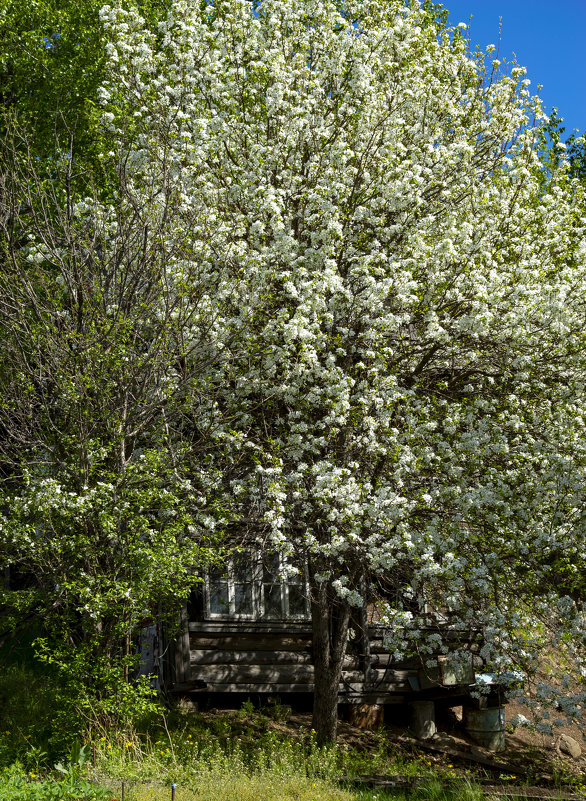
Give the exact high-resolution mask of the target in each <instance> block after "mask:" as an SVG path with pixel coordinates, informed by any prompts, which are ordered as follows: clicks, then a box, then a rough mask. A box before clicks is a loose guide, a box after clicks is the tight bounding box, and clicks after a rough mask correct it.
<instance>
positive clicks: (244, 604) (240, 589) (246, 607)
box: [234, 584, 252, 615]
mask: <svg viewBox="0 0 586 801" xmlns="http://www.w3.org/2000/svg"><path fill="white" fill-rule="evenodd" d="M234 611H235V613H236V614H237V615H252V584H234Z"/></svg>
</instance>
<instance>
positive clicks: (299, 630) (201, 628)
mask: <svg viewBox="0 0 586 801" xmlns="http://www.w3.org/2000/svg"><path fill="white" fill-rule="evenodd" d="M189 631H190V632H194V633H196V632H202V633H203V634H238V635H243V634H253V635H264V634H265V633H269V634H287V635H289V634H303V635H306V636H307V637H311V623H309V622H307V623H305V622H301V623H295V622H292V621H279V620H275V621H272V620H271V621H251V620H204V621H201V622H198V621H193V620H190V621H189Z"/></svg>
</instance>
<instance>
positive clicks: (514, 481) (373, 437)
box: [30, 0, 586, 667]
mask: <svg viewBox="0 0 586 801" xmlns="http://www.w3.org/2000/svg"><path fill="white" fill-rule="evenodd" d="M340 8H341V7H339V6H336V5H335V4H333V3H330V2H328V1H327V0H311V2H308V3H302V2H299V0H261V2H260V3H258V4H251V3H249V2H248V0H220V2H218V3H215V4H214V5H213V7H212V6H209V5H206V4H203V5H202V4H196V3H193V2H187V0H174V2H173V3H172V4H171V10H170V12H169V16H168V19H167V21H166V22H165V23H164V24H162V25H161V26H160V30H159V31H158V32H157V34H156V35H155V34H154V33H152V32H149V31H147V30H146V28H145V25H144V22H143V21H142V20H141V18H140V16H139V15H138V14H137V13H136V12H133V11H123V10H122V9H121V8H119V7H108V6H107V7H105V8H104V9H103V10H102V21H103V24H104V26H105V28H106V31H107V32H108V35H109V37H110V39H111V43H110V45H109V49H108V54H109V59H110V63H111V74H112V78H111V80H110V82H109V83H108V85H107V86H104V87H102V89H101V91H100V101H101V103H102V104H103V107H104V121H105V122H106V123H107V124H108V125H109V126H110V127H111V129H112V130H113V131H114V133H115V132H116V131H118V130H119V131H122V128H121V125H120V120H121V118H122V117H126V119H132V120H133V123H132V130H133V131H134V134H133V140H132V143H131V144H130V143H129V142H128V141H125V140H124V138H123V137H122V134H120V136H121V139H120V150H121V152H123V153H124V164H125V165H127V169H128V176H127V180H128V186H129V187H130V188H131V190H132V191H133V192H134V193H135V196H136V198H141V197H142V198H147V199H148V204H149V209H151V212H152V214H153V215H156V214H159V211H160V214H161V215H163V214H164V208H163V207H162V206H161V208H160V210H158V206H157V203H158V202H159V201H158V200H157V201H156V202H155V201H153V198H158V197H159V196H160V197H161V198H162V197H166V198H168V197H173V199H174V200H173V202H174V203H175V204H176V209H177V211H178V213H179V215H180V216H181V215H182V219H183V220H184V224H183V226H181V225H179V226H178V227H177V229H176V230H173V231H170V232H169V243H171V244H172V243H175V244H176V245H177V243H180V246H176V247H171V246H169V247H168V250H169V252H170V253H173V254H179V253H180V254H181V258H179V255H173V256H172V257H171V258H170V259H169V263H168V273H169V278H170V281H171V285H172V286H179V285H181V282H182V281H184V282H185V281H187V280H189V279H188V278H187V276H189V275H191V274H193V265H194V264H197V265H198V271H199V272H198V275H200V276H203V277H204V278H205V282H204V283H205V287H206V290H205V292H204V291H201V292H200V296H199V301H198V306H197V309H196V311H195V312H194V323H193V324H194V339H195V337H196V336H200V341H201V342H202V343H204V341H205V343H206V345H205V347H207V348H208V349H209V350H208V351H207V352H209V354H218V353H221V354H222V359H221V360H220V361H219V362H218V360H217V359H216V360H215V361H214V359H212V358H211V357H210V359H209V360H208V363H209V364H210V365H213V367H210V368H209V375H208V376H207V378H206V379H205V380H207V382H208V383H207V386H210V387H213V388H214V392H215V395H214V397H213V399H212V400H210V401H206V400H202V401H201V403H200V404H199V406H198V411H197V413H198V415H199V418H198V425H199V426H200V428H201V429H202V430H206V431H213V432H214V436H215V437H216V440H215V441H216V442H221V443H222V447H223V448H225V451H226V452H230V453H231V454H232V455H231V456H230V459H231V460H232V461H231V462H230V464H239V465H245V464H246V463H247V460H248V469H245V467H244V466H243V467H242V469H240V472H238V473H237V475H236V477H235V478H234V479H233V480H231V483H230V491H231V493H232V495H233V498H236V499H237V501H238V504H239V506H238V508H239V509H242V510H244V509H245V508H248V509H249V510H250V509H252V510H254V511H255V514H257V516H258V518H259V520H261V521H264V524H266V525H268V526H269V527H270V530H271V536H272V537H273V540H274V542H275V543H278V544H280V546H281V547H283V548H284V549H285V550H287V552H289V553H295V554H297V555H300V556H308V557H309V561H310V565H312V574H311V580H312V583H313V585H314V586H316V587H317V586H318V585H320V584H324V583H327V584H329V586H330V587H331V588H332V589H333V590H334V591H335V592H336V593H337V595H338V597H339V599H341V601H342V602H344V603H347V604H350V605H354V606H358V605H360V604H361V603H362V602H363V600H364V594H363V591H362V590H361V585H360V581H362V580H363V578H364V576H365V575H367V576H374V577H375V578H376V580H377V581H379V580H380V581H382V582H383V583H384V582H386V583H387V585H388V584H391V585H393V587H394V589H393V592H396V593H398V594H399V595H401V597H402V598H403V599H405V598H410V599H411V600H410V601H409V604H410V605H409V604H406V605H405V607H404V609H405V610H406V611H403V610H402V608H401V605H400V604H397V605H396V608H395V609H389V612H388V621H389V626H391V627H392V628H393V629H394V631H395V632H396V637H395V640H396V642H395V640H393V643H392V646H391V647H392V648H394V649H395V650H396V652H397V653H399V652H404V651H405V650H406V648H407V645H408V641H409V642H411V641H412V639H413V638H416V637H419V639H420V651H421V652H423V653H425V654H428V655H430V657H431V656H432V655H433V654H437V653H438V652H441V651H442V650H445V648H446V645H445V641H444V640H443V639H442V638H439V639H438V637H431V638H427V639H426V638H425V637H423V635H421V630H422V627H423V626H424V624H425V622H426V620H427V619H428V618H426V616H425V614H424V610H426V609H433V610H436V612H437V610H443V611H442V614H444V616H445V621H446V626H447V627H448V628H450V629H451V630H457V631H458V630H460V631H464V630H471V629H475V628H481V629H483V631H484V636H485V640H484V646H483V651H482V656H483V657H484V659H485V660H486V661H488V662H491V663H492V664H496V663H497V662H498V663H499V666H500V663H502V665H503V666H505V667H506V663H507V660H509V659H512V658H513V656H514V655H515V654H516V655H521V656H522V657H523V658H529V656H528V655H529V654H530V653H532V652H534V647H535V646H536V645H537V644H538V643H537V640H538V639H539V638H536V640H535V642H534V641H532V635H529V634H527V635H526V636H523V637H520V636H518V633H519V631H521V630H522V626H523V625H525V624H527V626H528V627H529V628H528V629H527V631H532V630H533V629H532V628H531V625H532V624H531V620H530V615H529V611H528V608H527V606H526V603H525V602H526V601H527V599H528V598H531V597H535V596H539V594H540V593H543V594H544V595H545V594H546V593H547V592H548V591H549V588H550V586H551V577H552V566H555V565H556V564H557V563H559V564H560V566H563V567H564V569H567V570H570V569H571V564H572V562H574V563H575V564H576V565H577V566H579V565H582V566H583V565H584V559H585V552H584V547H583V543H584V522H585V521H584V515H583V511H582V510H583V505H584V490H585V487H584V479H585V476H586V437H585V434H586V431H585V420H586V396H585V394H584V385H583V375H584V368H585V367H586V364H585V358H584V357H585V354H586V347H585V346H586V342H585V339H584V308H583V298H584V297H585V296H586V280H585V278H586V275H585V270H584V266H585V265H584V255H585V245H584V232H585V230H586V220H585V219H584V214H583V212H582V211H581V209H583V208H584V205H583V204H584V198H583V190H582V189H581V188H580V187H579V186H578V185H577V184H575V183H572V182H571V181H570V180H569V179H568V178H567V176H565V175H563V174H562V176H561V179H560V180H559V181H557V180H556V177H555V176H553V177H550V178H549V179H548V180H547V181H544V176H543V172H542V169H541V164H540V162H539V158H538V153H537V142H538V139H537V133H536V130H535V129H533V128H531V127H530V126H529V124H528V120H530V119H534V118H536V119H537V120H538V121H539V120H543V119H544V117H543V115H542V112H541V110H540V107H539V101H538V100H537V99H536V98H532V97H531V96H530V94H529V90H528V88H527V83H528V82H527V81H526V80H525V79H524V71H523V70H522V69H520V68H519V69H516V70H513V71H512V73H511V75H510V76H503V77H501V78H499V79H496V78H494V77H493V79H492V80H490V79H489V78H488V77H487V75H490V70H491V69H493V67H494V65H496V62H489V61H487V65H488V66H486V68H483V66H482V65H481V64H479V63H477V62H476V61H473V60H471V59H470V58H469V56H468V54H467V48H466V42H465V40H464V38H463V36H462V35H461V34H460V33H459V32H458V31H451V32H450V31H446V30H444V29H443V28H442V27H441V25H440V23H438V22H437V21H436V20H435V19H434V17H433V13H432V12H431V11H429V10H426V9H424V8H421V7H420V6H419V4H411V5H409V6H406V5H404V4H403V3H402V2H399V0H361V2H354V0H349V2H348V3H345V4H344V12H343V13H342V12H341V11H340V10H339V9H340ZM487 58H490V56H487ZM125 148H126V152H124V149H125ZM105 157H106V156H105ZM562 169H563V168H562ZM157 193H158V194H157ZM160 219H163V217H162V216H161V217H160ZM37 253H38V251H35V250H34V249H31V251H30V254H31V256H30V257H31V258H35V259H36V258H40V255H39V256H37ZM206 326H207V327H206ZM202 330H205V337H203V336H202V334H201V332H202ZM201 347H202V349H204V345H203V344H202V346H201ZM205 380H204V379H202V384H201V386H202V392H201V394H202V397H203V396H204V395H205V392H204V391H203V388H204V387H205ZM222 388H223V390H224V391H223V392H222V391H221V389H222ZM375 583H376V581H375ZM564 604H565V605H564ZM391 606H392V604H391ZM417 610H419V611H417ZM554 611H555V610H554V608H553V607H551V608H550V613H551V614H553V613H554ZM558 612H559V616H560V617H563V618H565V619H566V621H567V622H568V625H570V627H573V631H574V632H575V634H576V636H577V633H578V632H580V636H582V637H583V635H584V628H585V626H584V620H583V618H581V617H580V615H579V609H577V607H576V606H575V605H574V606H572V604H569V605H568V603H567V602H563V603H562V604H561V605H560V606H559V608H558ZM570 620H571V624H570V623H569V621H570ZM515 632H517V636H516V635H515Z"/></svg>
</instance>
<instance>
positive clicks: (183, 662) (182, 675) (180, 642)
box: [175, 606, 190, 682]
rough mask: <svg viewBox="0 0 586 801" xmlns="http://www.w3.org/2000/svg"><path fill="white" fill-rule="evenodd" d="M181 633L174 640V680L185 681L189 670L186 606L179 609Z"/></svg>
mask: <svg viewBox="0 0 586 801" xmlns="http://www.w3.org/2000/svg"><path fill="white" fill-rule="evenodd" d="M179 626H180V630H181V634H180V635H179V637H178V638H177V640H176V642H175V681H177V682H182V681H185V680H186V679H187V678H188V676H187V673H188V671H189V647H190V646H189V631H188V621H187V607H186V606H184V607H183V609H182V610H181V617H180V618H179Z"/></svg>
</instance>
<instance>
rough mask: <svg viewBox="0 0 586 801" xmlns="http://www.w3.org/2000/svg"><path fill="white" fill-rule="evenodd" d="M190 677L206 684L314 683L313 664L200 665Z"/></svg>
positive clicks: (193, 670)
mask: <svg viewBox="0 0 586 801" xmlns="http://www.w3.org/2000/svg"><path fill="white" fill-rule="evenodd" d="M189 678H190V679H195V680H197V681H205V682H206V684H223V683H225V682H228V683H234V684H246V683H248V682H253V681H258V682H261V683H262V684H274V683H278V684H285V683H290V684H304V683H305V684H309V683H313V665H242V664H240V665H198V666H196V667H194V668H192V670H191V675H190V677H189Z"/></svg>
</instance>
